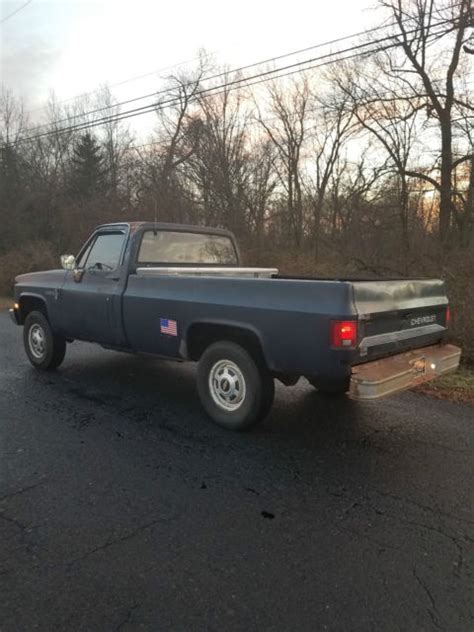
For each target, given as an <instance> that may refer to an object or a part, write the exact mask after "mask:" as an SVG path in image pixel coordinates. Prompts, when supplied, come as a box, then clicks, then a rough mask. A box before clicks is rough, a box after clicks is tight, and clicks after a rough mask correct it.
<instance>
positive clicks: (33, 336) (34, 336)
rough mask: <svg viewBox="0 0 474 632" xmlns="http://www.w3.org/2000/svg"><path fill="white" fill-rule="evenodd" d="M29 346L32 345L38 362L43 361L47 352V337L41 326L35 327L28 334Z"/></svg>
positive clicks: (31, 349) (31, 347)
mask: <svg viewBox="0 0 474 632" xmlns="http://www.w3.org/2000/svg"><path fill="white" fill-rule="evenodd" d="M28 344H29V345H30V351H31V353H32V355H33V356H34V357H35V358H36V359H37V360H41V358H42V357H43V356H44V354H45V350H46V336H45V335H44V330H43V328H42V327H41V326H40V325H33V326H32V327H31V328H30V331H29V332H28Z"/></svg>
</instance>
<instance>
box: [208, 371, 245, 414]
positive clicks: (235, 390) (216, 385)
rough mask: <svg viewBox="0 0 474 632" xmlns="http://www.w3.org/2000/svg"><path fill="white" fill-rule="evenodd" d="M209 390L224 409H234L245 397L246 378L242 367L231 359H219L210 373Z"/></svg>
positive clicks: (238, 406)
mask: <svg viewBox="0 0 474 632" xmlns="http://www.w3.org/2000/svg"><path fill="white" fill-rule="evenodd" d="M209 390H210V392H211V395H212V399H213V400H214V402H215V403H216V404H217V405H218V406H219V407H220V408H222V409H224V410H227V411H234V410H237V409H238V408H240V406H241V405H242V403H243V401H244V399H245V392H246V387H245V379H244V376H243V373H242V371H241V370H240V368H239V367H238V366H237V365H236V364H235V362H232V361H231V360H219V362H216V363H215V364H214V366H213V367H212V369H211V371H210V373H209Z"/></svg>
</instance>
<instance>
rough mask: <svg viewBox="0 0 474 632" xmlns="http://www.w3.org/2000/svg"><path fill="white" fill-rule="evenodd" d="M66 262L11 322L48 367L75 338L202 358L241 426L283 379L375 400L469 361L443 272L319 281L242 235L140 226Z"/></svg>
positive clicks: (210, 406)
mask: <svg viewBox="0 0 474 632" xmlns="http://www.w3.org/2000/svg"><path fill="white" fill-rule="evenodd" d="M61 261H62V268H63V269H60V270H50V271H46V272H35V273H30V274H23V275H21V276H18V277H17V278H16V280H15V306H14V308H13V309H12V310H10V311H11V316H12V319H13V321H14V322H15V323H16V324H17V325H22V326H23V337H24V345H25V350H26V353H27V356H28V358H29V360H30V362H31V364H32V365H33V366H34V367H36V368H37V369H42V370H49V369H54V368H56V367H58V366H59V365H60V364H61V362H62V361H63V359H64V356H65V352H66V346H67V344H68V343H69V342H72V341H73V340H86V341H90V342H96V343H99V344H100V345H102V346H103V347H105V348H107V349H115V350H117V351H126V352H133V353H148V354H154V355H156V356H162V357H165V358H172V359H175V360H178V361H186V360H189V361H194V362H197V363H198V366H197V388H198V391H199V395H200V398H201V401H202V404H203V406H204V408H205V409H206V411H207V413H208V414H209V416H210V417H211V418H212V419H213V420H214V421H215V422H217V423H218V424H220V425H221V426H224V427H226V428H230V429H234V430H243V429H246V428H249V427H251V426H253V425H254V424H256V423H257V422H258V421H259V420H261V419H263V418H264V417H265V416H266V415H267V414H268V412H269V410H270V407H271V405H272V402H273V396H274V380H275V378H277V379H279V380H280V381H281V382H283V383H284V384H286V385H292V384H295V383H296V382H297V380H298V379H299V378H300V377H301V376H304V377H306V378H307V379H308V380H309V382H310V383H311V384H312V385H313V386H314V387H315V388H317V389H318V390H319V391H321V392H322V393H328V394H333V395H337V394H345V393H347V394H348V395H349V396H350V397H352V398H353V399H358V400H371V399H376V398H379V397H382V396H386V395H389V394H391V393H395V392H398V391H401V390H404V389H407V388H410V387H412V386H414V385H417V384H419V383H421V382H423V381H425V380H429V379H432V378H434V377H436V376H437V375H439V374H441V373H444V372H447V371H453V370H455V369H456V368H457V367H458V364H459V360H460V356H461V350H460V349H459V348H458V347H455V346H453V345H451V344H447V342H446V336H447V330H448V325H449V318H450V312H449V304H448V299H447V297H446V292H445V287H444V283H443V282H442V281H440V280H416V279H410V280H406V279H404V280H360V279H359V280H355V279H352V280H351V279H314V278H298V277H287V276H282V275H279V273H278V270H276V269H271V268H249V267H243V266H242V265H241V263H240V255H239V249H238V246H237V243H236V241H235V238H234V236H233V235H232V233H230V232H228V231H226V230H221V229H217V228H203V227H199V226H184V225H175V224H161V223H146V222H132V223H119V224H108V225H104V226H99V227H98V228H97V229H96V230H95V231H94V233H93V234H92V235H91V237H90V238H89V239H88V240H87V241H86V243H85V244H84V246H83V247H82V249H81V250H80V252H79V254H78V255H77V257H75V256H73V255H64V256H63V257H61Z"/></svg>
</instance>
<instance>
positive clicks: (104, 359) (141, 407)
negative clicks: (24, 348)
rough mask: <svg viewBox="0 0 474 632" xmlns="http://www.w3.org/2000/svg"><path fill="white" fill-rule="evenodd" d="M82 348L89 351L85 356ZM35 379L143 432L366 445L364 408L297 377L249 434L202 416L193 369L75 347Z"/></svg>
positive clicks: (368, 409) (368, 430)
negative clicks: (58, 364) (59, 364)
mask: <svg viewBox="0 0 474 632" xmlns="http://www.w3.org/2000/svg"><path fill="white" fill-rule="evenodd" d="M83 350H90V351H91V352H92V353H91V355H90V357H89V358H88V354H85V353H83ZM38 379H40V380H41V381H44V382H45V383H47V384H48V385H49V388H50V389H52V391H54V393H55V394H58V395H60V396H61V397H62V398H66V400H67V405H68V407H70V408H71V410H73V409H74V408H75V407H83V406H87V407H92V411H91V412H93V410H94V407H96V408H97V409H98V410H97V412H98V413H109V414H112V415H113V416H115V417H116V418H120V419H121V420H122V421H124V420H127V423H128V424H130V426H132V427H133V425H134V424H139V426H140V428H141V429H142V430H143V429H144V428H146V432H147V433H151V434H157V435H158V434H159V433H160V432H161V430H162V429H163V428H164V427H165V428H166V429H167V430H168V431H169V430H170V429H172V430H173V432H175V433H176V434H180V433H182V434H183V436H186V437H187V438H188V439H189V438H190V437H192V436H194V437H195V438H196V439H199V438H200V437H201V438H204V437H211V436H212V439H213V440H214V441H218V442H225V443H228V442H231V443H232V442H238V443H240V442H242V441H244V442H257V443H260V442H261V441H262V442H264V441H265V442H268V441H270V442H277V443H279V442H281V441H283V442H285V443H286V444H291V445H293V446H294V447H297V446H298V445H301V446H303V445H304V446H305V447H314V448H315V449H318V450H320V449H322V448H323V447H324V446H326V447H327V446H328V444H334V443H336V444H337V443H339V442H347V441H351V442H353V441H356V442H357V441H361V442H367V441H368V440H370V436H371V435H372V433H373V426H371V425H370V424H369V425H367V421H369V420H370V418H371V417H372V411H373V410H374V408H373V407H372V406H361V405H360V404H357V403H356V402H353V401H351V400H349V399H347V398H345V397H339V398H337V397H336V398H334V397H325V396H322V395H320V394H318V393H317V392H316V391H315V390H314V389H313V388H312V387H311V386H309V385H308V383H307V382H306V380H304V379H303V378H302V379H301V380H300V381H299V383H298V384H297V385H296V386H295V387H284V386H283V385H280V384H279V382H277V389H276V397H275V402H274V406H273V408H272V410H271V412H270V414H269V416H268V417H267V419H266V420H265V421H264V422H263V423H261V424H260V425H259V426H257V427H256V428H255V429H254V430H252V431H251V432H250V433H244V434H240V433H232V432H229V431H225V430H223V429H220V428H219V427H217V426H215V425H214V424H213V423H212V422H211V421H210V420H209V419H208V418H207V416H206V415H205V413H204V411H203V409H202V407H201V404H200V402H199V398H198V395H197V391H196V386H195V367H194V366H193V365H189V364H179V363H174V362H168V361H161V360H156V359H154V358H151V357H136V356H132V355H126V354H113V353H107V352H105V351H104V352H99V353H97V350H96V348H94V347H92V348H90V347H88V346H84V347H82V345H81V358H75V357H74V356H73V357H72V358H70V359H66V362H65V363H64V366H63V367H62V369H61V370H60V371H58V372H57V373H52V374H46V375H45V374H41V375H39V376H38Z"/></svg>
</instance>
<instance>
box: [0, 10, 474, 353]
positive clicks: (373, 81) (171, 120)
mask: <svg viewBox="0 0 474 632" xmlns="http://www.w3.org/2000/svg"><path fill="white" fill-rule="evenodd" d="M378 5H379V7H380V9H381V11H382V13H383V15H382V16H381V17H382V18H383V19H384V21H383V22H382V23H381V27H380V29H372V31H371V32H370V33H367V34H366V35H365V36H364V37H363V38H362V39H360V40H359V41H358V42H357V43H356V44H354V43H353V42H352V43H351V44H350V46H349V45H348V46H339V48H338V49H335V50H333V51H331V53H330V54H326V55H322V56H320V57H319V58H314V57H313V58H312V59H308V60H307V63H306V64H305V65H302V64H301V63H299V64H296V65H295V69H294V71H293V70H291V69H290V70H291V72H290V70H289V69H288V68H289V65H287V66H284V65H283V67H280V68H275V66H274V65H273V66H268V67H267V68H266V69H265V70H263V71H262V70H261V68H260V70H259V71H258V73H257V72H254V71H251V72H250V73H249V72H248V71H245V72H244V71H243V70H241V71H240V72H236V71H230V70H226V69H219V68H218V67H216V64H215V63H214V62H212V61H211V60H210V59H209V58H208V57H207V56H206V55H205V54H201V56H200V59H199V61H197V62H196V67H195V69H194V70H192V71H188V72H186V73H184V74H181V75H176V76H172V77H169V78H168V79H167V82H166V87H165V88H164V89H160V90H159V91H158V92H157V93H156V95H155V98H154V101H153V102H152V106H146V107H142V106H140V107H142V109H143V110H145V111H144V112H143V113H146V112H149V111H150V109H152V110H153V112H154V116H155V125H154V130H153V133H151V134H150V135H149V137H148V138H147V139H146V140H143V139H141V140H138V137H137V132H136V130H135V131H134V128H133V127H132V126H131V122H132V121H133V118H132V117H133V116H136V115H138V113H141V110H140V108H139V107H138V104H137V108H138V111H137V112H134V110H135V109H137V108H135V107H134V106H133V105H132V106H130V105H129V104H119V103H117V102H115V101H114V98H113V96H112V94H111V92H110V90H109V89H108V88H107V87H103V88H101V89H100V90H99V91H97V93H95V94H94V95H92V96H91V95H89V96H86V97H82V98H79V99H76V100H75V101H73V102H68V103H58V102H57V101H56V100H55V99H54V98H52V99H51V100H50V102H49V104H48V106H47V116H46V121H45V122H44V123H42V124H41V125H39V124H33V123H32V122H31V116H30V115H28V113H27V112H25V107H24V105H23V104H22V102H21V100H20V99H18V98H16V96H15V95H13V94H11V93H10V92H9V91H8V90H7V89H6V88H3V89H2V92H1V103H0V294H5V295H8V294H9V293H11V289H12V285H13V279H14V277H15V275H16V274H19V273H21V272H24V271H28V270H38V269H44V268H50V267H51V268H53V267H58V256H59V255H60V254H62V253H65V252H73V253H75V252H77V250H78V248H79V246H80V244H81V243H82V242H83V241H84V239H85V238H86V237H87V236H88V234H89V233H90V232H91V230H92V229H93V228H94V227H95V226H96V225H97V224H100V223H106V222H113V221H124V220H158V221H169V222H184V223H192V224H203V225H211V226H223V227H226V228H229V229H231V230H232V231H234V232H235V233H236V235H237V237H238V239H239V241H240V243H241V246H242V251H243V254H244V259H245V263H246V264H249V265H267V264H268V265H271V266H278V267H279V268H280V270H281V271H282V272H285V273H300V274H308V275H322V276H325V275H328V276H330V275H336V276H337V275H348V274H352V275H357V276H363V277H367V276H369V277H373V276H384V277H394V276H395V277H406V276H408V277H413V276H427V277H433V276H440V277H442V278H444V279H445V280H446V281H447V284H448V290H449V294H450V298H451V301H452V304H453V308H454V310H453V311H454V334H455V336H456V337H457V338H458V339H459V340H460V341H461V342H462V343H463V346H464V348H465V357H466V358H470V359H471V360H474V334H473V329H474V281H473V274H474V157H473V152H474V150H473V137H474V128H473V120H474V99H473V86H474V84H473V81H474V76H473V72H472V70H473V61H474V55H473V54H474V43H473V40H472V35H471V34H472V30H473V29H472V27H473V12H472V6H471V1H470V0H457V1H455V2H453V1H452V0H450V1H446V0H436V1H434V0H380V1H379V2H378ZM314 59H316V60H318V59H319V60H320V61H319V62H318V63H310V62H314ZM282 68H283V69H282ZM283 70H285V72H283ZM140 98H143V97H140ZM137 101H139V99H137ZM131 112H132V113H131Z"/></svg>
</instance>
